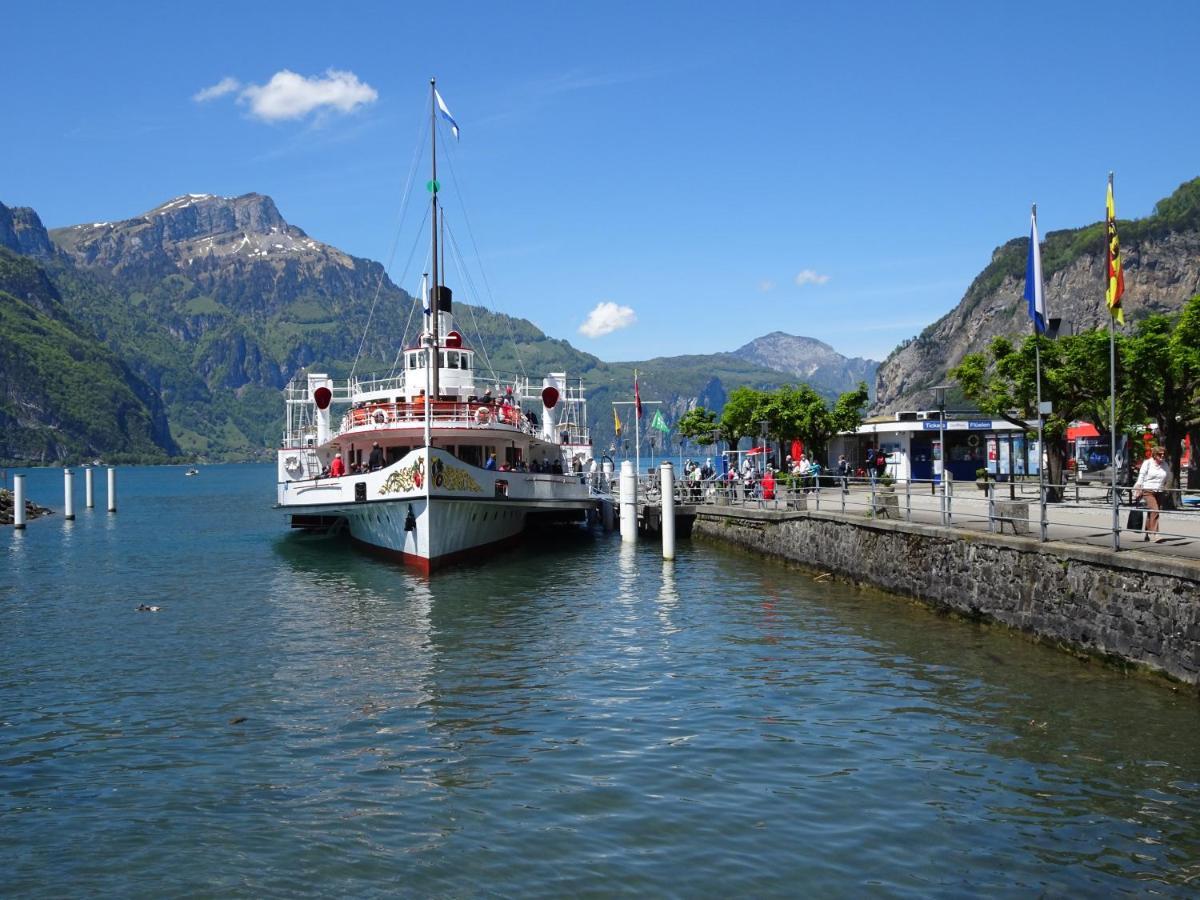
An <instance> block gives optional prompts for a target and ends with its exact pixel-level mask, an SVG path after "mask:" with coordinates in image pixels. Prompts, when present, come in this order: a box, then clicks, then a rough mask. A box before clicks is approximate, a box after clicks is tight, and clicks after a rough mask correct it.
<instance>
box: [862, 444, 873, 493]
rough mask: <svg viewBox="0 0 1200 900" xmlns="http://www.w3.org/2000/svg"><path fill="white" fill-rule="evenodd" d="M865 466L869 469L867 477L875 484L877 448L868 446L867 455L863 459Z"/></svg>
mask: <svg viewBox="0 0 1200 900" xmlns="http://www.w3.org/2000/svg"><path fill="white" fill-rule="evenodd" d="M863 462H864V465H865V466H866V469H867V477H868V478H870V479H871V484H875V448H874V447H872V446H871V445H870V444H867V453H866V455H865V456H864V457H863Z"/></svg>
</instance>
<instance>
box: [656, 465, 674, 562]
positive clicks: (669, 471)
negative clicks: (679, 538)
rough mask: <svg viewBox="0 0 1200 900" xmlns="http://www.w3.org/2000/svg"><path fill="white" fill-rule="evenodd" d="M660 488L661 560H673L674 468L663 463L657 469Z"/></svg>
mask: <svg viewBox="0 0 1200 900" xmlns="http://www.w3.org/2000/svg"><path fill="white" fill-rule="evenodd" d="M658 472H659V485H660V487H661V488H662V542H663V559H674V558H675V466H674V465H673V464H672V463H669V462H665V463H663V464H662V465H661V466H659V467H658Z"/></svg>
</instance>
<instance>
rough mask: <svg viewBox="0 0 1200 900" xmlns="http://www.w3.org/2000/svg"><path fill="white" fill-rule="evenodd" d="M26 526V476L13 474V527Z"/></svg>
mask: <svg viewBox="0 0 1200 900" xmlns="http://www.w3.org/2000/svg"><path fill="white" fill-rule="evenodd" d="M24 527H25V476H24V475H14V476H13V528H24Z"/></svg>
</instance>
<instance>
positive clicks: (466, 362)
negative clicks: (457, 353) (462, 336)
mask: <svg viewBox="0 0 1200 900" xmlns="http://www.w3.org/2000/svg"><path fill="white" fill-rule="evenodd" d="M462 368H464V369H469V368H471V354H469V353H464V354H462Z"/></svg>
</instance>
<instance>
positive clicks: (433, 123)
mask: <svg viewBox="0 0 1200 900" xmlns="http://www.w3.org/2000/svg"><path fill="white" fill-rule="evenodd" d="M429 137H430V139H431V141H432V143H431V147H432V154H431V156H432V161H433V176H432V180H431V181H430V182H429V192H430V193H431V194H432V195H433V215H432V216H431V217H430V221H431V222H432V232H433V263H432V265H433V280H432V284H431V287H432V291H431V292H430V297H429V321H430V326H431V327H430V336H431V338H432V340H431V342H430V349H429V362H428V365H429V368H430V370H431V376H432V387H431V389H430V390H431V392H430V394H429V396H427V397H426V398H425V408H426V410H428V409H429V408H430V406H429V404H431V403H432V402H433V401H434V400H435V399H437V396H438V394H440V393H441V389H440V388H441V386H440V383H439V381H440V380H439V378H438V375H439V374H441V373H439V372H438V361H439V359H440V356H441V354H440V353H439V352H438V306H439V305H440V303H441V299H442V290H441V283H442V282H441V279H440V278H439V275H438V187H439V185H438V180H437V79H436V78H430V79H429Z"/></svg>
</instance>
